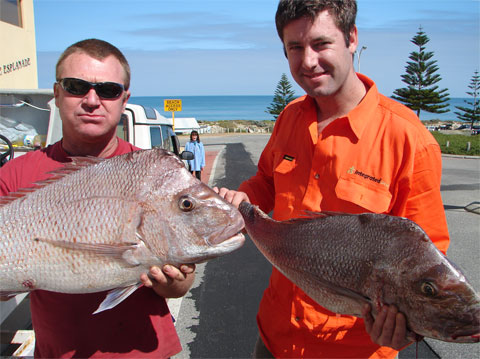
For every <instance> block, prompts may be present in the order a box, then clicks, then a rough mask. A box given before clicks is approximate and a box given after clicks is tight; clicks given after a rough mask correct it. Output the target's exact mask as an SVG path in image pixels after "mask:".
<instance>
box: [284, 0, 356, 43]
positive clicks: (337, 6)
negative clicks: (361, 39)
mask: <svg viewBox="0 0 480 359" xmlns="http://www.w3.org/2000/svg"><path fill="white" fill-rule="evenodd" d="M324 10H328V12H329V13H330V15H332V16H333V17H334V19H335V24H336V25H337V27H338V28H339V29H340V30H341V31H342V32H343V36H344V38H345V43H346V45H347V47H348V46H349V41H350V32H351V31H352V29H353V27H354V26H355V18H356V17H357V1H356V0H280V2H279V3H278V8H277V13H276V14H275V24H276V26H277V32H278V36H279V37H280V39H281V40H282V42H283V29H284V28H285V26H287V25H288V24H289V23H290V22H292V21H293V20H297V19H300V18H302V17H307V18H310V19H311V20H312V22H313V21H314V20H315V18H316V17H317V15H318V13H320V12H322V11H324Z"/></svg>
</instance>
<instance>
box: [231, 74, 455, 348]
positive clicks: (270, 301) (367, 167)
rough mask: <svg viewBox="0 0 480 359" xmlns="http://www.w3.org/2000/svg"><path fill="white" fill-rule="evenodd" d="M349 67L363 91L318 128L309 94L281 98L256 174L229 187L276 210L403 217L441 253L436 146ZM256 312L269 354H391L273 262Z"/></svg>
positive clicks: (282, 216)
mask: <svg viewBox="0 0 480 359" xmlns="http://www.w3.org/2000/svg"><path fill="white" fill-rule="evenodd" d="M358 77H359V78H360V79H361V80H362V81H363V83H364V84H365V85H366V87H367V88H368V91H367V94H366V95H365V97H364V98H363V100H362V101H361V102H360V104H358V105H357V107H355V108H354V109H353V110H352V111H351V112H350V113H348V114H347V115H346V116H344V117H341V118H338V119H336V120H335V121H333V122H332V123H330V124H329V125H328V126H327V127H326V128H325V129H324V130H323V131H322V132H321V133H320V135H319V134H318V133H317V110H316V105H315V101H314V99H313V98H311V97H309V96H304V97H301V98H299V99H297V100H295V101H293V102H292V103H290V104H289V105H288V106H287V107H286V108H285V110H284V111H283V113H282V114H281V115H280V116H279V118H278V120H277V122H276V124H275V128H274V130H273V133H272V136H271V138H270V140H269V142H268V144H267V145H266V147H265V149H264V151H263V153H262V155H261V157H260V160H259V163H258V172H257V174H256V175H255V176H254V177H252V178H251V179H249V180H247V181H245V182H244V183H242V184H241V185H240V188H239V190H240V191H244V192H246V193H247V194H248V196H249V198H250V200H251V201H252V203H254V204H258V205H259V206H260V208H261V209H263V210H264V211H265V212H267V213H268V212H270V211H271V210H272V209H273V210H274V213H273V217H274V218H275V219H277V220H287V219H289V218H295V217H300V216H302V215H304V213H305V211H315V212H318V211H336V212H346V213H362V212H373V213H385V214H390V215H394V216H402V217H407V218H409V219H411V220H413V221H414V222H416V223H417V224H419V225H420V226H421V227H422V228H423V229H424V230H425V232H426V233H427V234H428V235H429V236H430V238H431V239H432V241H433V242H434V243H435V245H436V246H437V247H438V248H439V249H440V250H441V251H442V252H443V253H445V252H446V250H447V248H448V244H449V236H448V229H447V222H446V218H445V212H444V208H443V204H442V199H441V195H440V177H441V163H442V161H441V152H440V148H439V146H438V144H437V142H436V140H435V139H434V138H433V136H432V135H431V134H430V133H429V132H428V131H427V129H426V128H425V126H424V125H423V124H422V123H421V122H420V120H419V119H418V117H417V116H416V115H415V114H414V113H413V112H412V111H411V110H410V109H408V108H407V107H405V106H403V105H402V104H400V103H398V102H396V101H393V100H391V99H389V98H387V97H385V96H383V95H381V94H380V93H378V90H377V87H376V85H375V83H374V82H373V81H372V80H370V79H368V78H367V77H365V76H363V75H360V74H358ZM332 240H333V239H332ZM339 250H341V248H339ZM257 322H258V326H259V331H260V335H261V337H262V339H263V341H264V343H265V345H266V346H267V348H268V349H269V350H270V351H271V352H272V354H273V355H275V356H276V357H297V358H298V357H310V358H312V357H315V358H322V357H323V358H325V357H327V358H333V357H337V358H338V357H341V358H347V357H355V358H394V357H395V356H396V354H397V351H395V350H393V349H391V348H387V347H380V346H378V345H376V344H374V343H373V342H372V341H371V340H370V337H369V335H368V334H367V332H366V331H365V326H364V322H363V319H360V318H356V317H352V316H347V315H336V314H335V313H332V312H330V311H328V310H327V309H325V308H323V307H321V306H320V305H318V304H317V303H315V302H314V301H313V300H312V299H310V298H309V297H308V296H307V295H306V294H305V293H304V292H303V291H302V290H301V289H299V288H298V287H296V286H295V285H294V284H293V283H292V282H290V281H289V280H288V279H286V278H285V277H284V276H283V275H282V274H280V273H279V272H278V271H277V270H276V269H273V272H272V276H271V278H270V284H269V286H268V288H267V289H266V290H265V293H264V295H263V298H262V301H261V303H260V308H259V312H258V315H257Z"/></svg>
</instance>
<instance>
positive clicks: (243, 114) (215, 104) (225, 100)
mask: <svg viewBox="0 0 480 359" xmlns="http://www.w3.org/2000/svg"><path fill="white" fill-rule="evenodd" d="M165 99H181V100H182V111H181V112H175V117H177V118H178V117H195V118H196V119H197V121H222V120H251V121H263V120H273V119H274V118H273V116H272V115H270V114H268V113H266V112H265V111H266V109H267V107H268V106H270V104H271V103H272V100H273V95H272V96H175V97H162V96H137V97H131V98H130V100H129V102H130V103H135V104H139V105H143V106H149V107H154V108H156V109H157V110H158V111H159V112H160V113H161V114H162V115H163V116H165V117H172V113H171V112H164V108H163V101H164V100H165ZM464 100H468V101H470V102H471V101H472V99H471V98H451V99H450V101H449V104H450V106H449V109H450V112H447V113H443V114H434V113H428V112H425V111H422V112H421V113H420V119H421V120H422V121H427V120H434V119H438V120H441V121H447V120H457V115H455V114H454V111H457V109H456V108H455V106H464V107H469V105H467V104H466V103H465V102H464Z"/></svg>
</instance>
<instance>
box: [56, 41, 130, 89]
mask: <svg viewBox="0 0 480 359" xmlns="http://www.w3.org/2000/svg"><path fill="white" fill-rule="evenodd" d="M75 53H85V54H87V55H89V56H91V57H93V58H95V59H98V60H103V59H105V58H107V57H108V56H114V57H115V58H116V59H117V60H118V61H119V62H120V64H121V65H122V67H123V70H124V72H125V78H124V83H123V86H124V87H125V90H128V88H129V87H130V65H129V64H128V61H127V59H126V58H125V56H124V55H123V54H122V52H121V51H120V50H119V49H118V48H116V47H115V46H113V45H112V44H111V43H109V42H106V41H103V40H99V39H86V40H82V41H78V42H76V43H74V44H73V45H70V46H69V47H67V49H66V50H65V51H64V52H63V53H62V54H61V55H60V57H59V59H58V61H57V66H56V67H55V77H56V80H57V81H60V80H61V79H60V67H61V66H62V64H63V62H64V61H65V59H66V58H67V57H68V56H70V55H72V54H75Z"/></svg>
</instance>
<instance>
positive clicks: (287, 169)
mask: <svg viewBox="0 0 480 359" xmlns="http://www.w3.org/2000/svg"><path fill="white" fill-rule="evenodd" d="M296 167H297V158H296V156H295V155H294V154H290V153H289V154H286V153H285V152H280V151H279V152H275V153H274V154H273V176H274V180H275V191H276V192H277V193H278V192H286V191H289V190H291V182H292V179H293V174H294V172H295V168H296Z"/></svg>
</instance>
